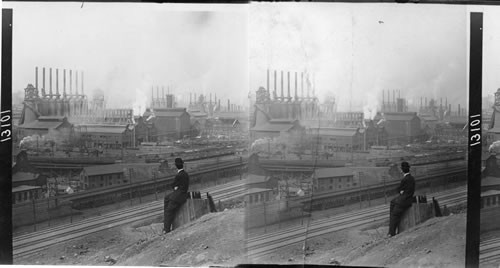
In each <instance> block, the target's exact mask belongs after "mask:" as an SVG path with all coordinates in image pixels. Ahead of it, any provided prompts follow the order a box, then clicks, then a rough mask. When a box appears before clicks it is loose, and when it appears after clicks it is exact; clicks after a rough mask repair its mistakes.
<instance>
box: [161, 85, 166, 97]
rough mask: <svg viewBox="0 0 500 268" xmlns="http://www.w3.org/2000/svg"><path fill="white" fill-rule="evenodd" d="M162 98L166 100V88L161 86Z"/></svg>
mask: <svg viewBox="0 0 500 268" xmlns="http://www.w3.org/2000/svg"><path fill="white" fill-rule="evenodd" d="M161 98H162V99H165V87H164V86H161Z"/></svg>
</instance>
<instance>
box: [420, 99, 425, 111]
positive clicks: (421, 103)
mask: <svg viewBox="0 0 500 268" xmlns="http://www.w3.org/2000/svg"><path fill="white" fill-rule="evenodd" d="M423 102H424V98H423V97H420V110H422V105H423Z"/></svg>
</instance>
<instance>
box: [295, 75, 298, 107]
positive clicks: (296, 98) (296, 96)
mask: <svg viewBox="0 0 500 268" xmlns="http://www.w3.org/2000/svg"><path fill="white" fill-rule="evenodd" d="M298 99H299V96H298V95H297V72H295V101H297V100H298Z"/></svg>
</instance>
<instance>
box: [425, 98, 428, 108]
mask: <svg viewBox="0 0 500 268" xmlns="http://www.w3.org/2000/svg"><path fill="white" fill-rule="evenodd" d="M427 107H428V106H427V97H425V108H426V109H427Z"/></svg>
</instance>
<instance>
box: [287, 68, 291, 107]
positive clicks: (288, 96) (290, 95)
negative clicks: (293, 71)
mask: <svg viewBox="0 0 500 268" xmlns="http://www.w3.org/2000/svg"><path fill="white" fill-rule="evenodd" d="M287 77H288V78H287V79H288V100H290V96H291V95H290V71H288V76H287Z"/></svg>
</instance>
